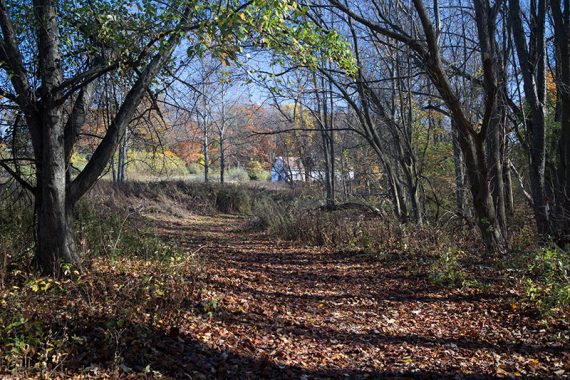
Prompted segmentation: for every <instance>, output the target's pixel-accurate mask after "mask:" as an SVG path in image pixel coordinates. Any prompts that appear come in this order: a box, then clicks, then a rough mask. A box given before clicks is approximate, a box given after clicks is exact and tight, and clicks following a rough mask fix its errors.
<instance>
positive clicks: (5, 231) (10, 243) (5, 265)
mask: <svg viewBox="0 0 570 380" xmlns="http://www.w3.org/2000/svg"><path fill="white" fill-rule="evenodd" d="M33 219H34V216H33V204H32V201H31V199H29V198H27V197H26V194H24V193H20V192H18V191H14V189H8V188H0V237H1V238H0V289H2V288H3V287H4V283H5V279H6V275H7V272H8V269H9V266H10V263H11V262H15V261H18V262H20V263H22V262H29V261H30V259H31V256H32V252H33V248H34V245H33V239H30V236H31V234H33Z"/></svg>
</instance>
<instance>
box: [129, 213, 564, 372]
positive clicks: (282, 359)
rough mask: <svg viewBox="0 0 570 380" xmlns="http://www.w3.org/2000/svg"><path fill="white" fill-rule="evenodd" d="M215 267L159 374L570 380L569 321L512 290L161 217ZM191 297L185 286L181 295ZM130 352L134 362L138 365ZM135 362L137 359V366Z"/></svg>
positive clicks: (160, 223)
mask: <svg viewBox="0 0 570 380" xmlns="http://www.w3.org/2000/svg"><path fill="white" fill-rule="evenodd" d="M154 222H155V223H157V229H158V231H159V234H160V235H162V236H164V237H167V238H169V239H174V241H177V242H178V243H179V244H180V246H181V247H182V248H183V249H184V250H185V251H187V252H196V251H200V252H202V254H203V255H204V257H206V259H207V261H208V266H207V268H208V269H207V270H208V272H209V276H208V277H209V280H208V281H207V284H206V286H205V289H204V290H203V292H202V294H201V297H202V300H203V301H202V308H203V311H204V312H202V313H196V312H195V311H194V312H193V311H191V310H189V311H188V313H186V314H185V317H184V322H183V323H181V324H180V326H170V328H169V330H167V331H165V332H164V336H162V337H155V338H154V339H153V340H154V343H153V344H154V349H153V355H152V356H153V357H152V358H146V359H145V360H147V361H148V362H150V363H151V364H150V367H151V368H152V369H153V370H158V371H160V372H161V373H162V374H165V375H169V376H174V377H179V378H185V377H191V378H212V377H213V378H252V379H256V378H297V379H299V378H300V379H312V378H329V377H330V378H384V377H388V378H489V377H507V378H516V377H524V378H565V377H567V376H568V375H569V374H570V350H569V346H568V341H567V339H568V330H567V329H568V324H567V322H563V321H562V322H560V321H559V322H553V321H551V322H550V323H549V322H546V321H544V320H541V319H540V318H539V317H538V316H537V315H536V314H535V313H533V312H532V311H527V310H522V309H523V307H522V306H519V305H517V304H515V303H513V299H514V297H513V290H508V288H507V287H505V286H504V284H503V285H501V284H500V283H496V284H494V285H492V286H490V287H483V288H462V289H443V288H441V287H436V286H434V285H432V284H431V283H430V282H429V281H428V280H427V279H426V278H424V277H422V276H418V271H417V268H414V263H413V262H410V261H401V260H390V261H378V259H374V258H372V257H370V256H367V255H359V254H355V253H349V252H346V253H342V252H331V251H327V250H323V249H321V248H318V247H309V246H303V245H301V244H299V243H291V242H283V241H275V240H274V239H273V238H272V237H271V236H269V235H267V234H265V233H262V232H256V231H252V230H251V229H248V223H247V220H246V219H243V218H240V217H235V216H229V215H218V216H190V217H187V218H186V219H184V220H181V219H174V218H167V217H158V218H157V219H155V220H154ZM180 286H184V284H180ZM128 356H129V355H128V353H127V354H126V355H125V360H128ZM133 359H134V358H133Z"/></svg>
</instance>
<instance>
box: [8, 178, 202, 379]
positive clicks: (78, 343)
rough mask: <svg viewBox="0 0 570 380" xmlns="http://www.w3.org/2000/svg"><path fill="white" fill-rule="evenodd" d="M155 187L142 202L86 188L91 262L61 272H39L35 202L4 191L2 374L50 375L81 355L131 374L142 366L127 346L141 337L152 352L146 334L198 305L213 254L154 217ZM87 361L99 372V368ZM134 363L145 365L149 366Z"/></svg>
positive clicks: (81, 239)
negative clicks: (165, 230) (168, 234)
mask: <svg viewBox="0 0 570 380" xmlns="http://www.w3.org/2000/svg"><path fill="white" fill-rule="evenodd" d="M109 190H110V191H109ZM141 195H142V194H141ZM155 195H157V198H155V199H154V200H153V199H150V198H147V199H145V200H144V201H143V200H142V199H137V197H136V196H129V195H125V192H123V191H118V190H117V189H116V188H107V193H106V195H105V193H104V192H103V191H102V189H98V190H97V189H95V191H94V192H92V193H91V194H89V195H88V196H87V197H86V198H85V199H84V200H83V201H81V202H80V203H79V204H78V205H77V207H76V209H75V216H76V222H75V235H76V244H77V248H78V249H79V250H80V253H81V257H82V258H83V261H84V263H83V267H85V268H86V270H84V271H81V272H80V271H78V270H77V269H75V268H73V267H71V266H66V267H65V270H64V274H63V276H62V277H61V278H58V279H54V278H51V277H44V276H40V275H39V274H38V273H37V272H36V271H35V270H34V269H33V267H32V266H31V264H30V262H31V257H32V253H33V239H31V238H30V236H33V234H31V232H30V231H33V229H32V226H33V215H32V212H31V207H30V205H31V203H30V202H29V201H26V200H25V199H21V200H18V201H17V202H15V201H13V200H12V201H10V199H9V198H8V197H5V198H3V199H5V203H4V204H2V206H3V207H1V208H0V228H1V233H2V239H0V249H1V251H0V252H1V253H2V258H5V259H4V260H6V261H7V263H6V264H4V263H2V267H1V269H3V272H2V277H1V278H0V279H2V280H3V288H0V347H1V348H2V349H1V350H0V373H4V374H7V373H9V374H12V375H13V376H15V377H17V378H28V377H37V376H40V377H46V378H49V377H52V376H55V374H58V373H59V372H58V371H59V370H60V369H61V368H63V367H65V368H72V367H73V366H74V365H75V364H74V363H75V362H76V361H77V360H80V361H81V362H82V363H85V362H91V363H97V364H93V366H95V367H97V366H101V367H105V368H107V370H108V371H110V372H111V373H115V374H116V375H119V374H124V373H125V372H126V369H127V368H131V367H136V366H135V365H133V364H131V363H130V362H131V361H132V360H134V359H133V358H128V357H124V352H125V347H127V346H131V345H135V346H136V345H140V346H141V347H140V348H139V349H138V350H137V352H140V353H141V355H143V357H144V355H145V353H147V354H148V355H152V352H151V350H152V345H151V344H149V336H154V337H156V339H162V336H168V335H169V334H170V333H171V332H172V331H175V330H176V329H177V328H178V327H177V326H179V325H181V323H182V320H183V319H184V318H185V313H184V310H189V309H192V308H194V307H195V306H194V305H199V302H200V299H201V298H202V291H203V284H204V283H205V281H206V279H207V275H208V270H207V263H206V261H205V259H204V258H203V257H202V256H201V255H200V254H199V253H198V252H184V251H183V250H182V249H181V248H179V245H178V244H175V243H174V242H169V241H167V240H164V239H163V238H162V237H160V236H158V235H157V234H156V230H155V229H153V228H152V227H150V226H149V225H148V219H147V218H146V217H145V215H147V214H150V215H152V214H153V212H154V211H153V207H155V206H157V204H156V202H157V201H160V197H159V196H162V195H161V194H159V193H158V192H157V193H156V194H155ZM179 200H180V199H178V200H177V199H171V200H170V202H171V203H172V205H176V204H177V203H178V202H179ZM135 362H137V361H136V360H135ZM137 363H138V362H137ZM83 370H84V371H87V372H89V371H91V370H93V371H95V372H92V373H90V375H91V376H95V377H97V373H98V372H97V371H98V369H97V368H94V369H83ZM134 370H136V371H141V373H143V372H144V366H143V367H141V368H134V369H133V371H134ZM155 375H156V374H155Z"/></svg>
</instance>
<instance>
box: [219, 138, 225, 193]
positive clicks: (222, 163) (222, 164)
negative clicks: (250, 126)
mask: <svg viewBox="0 0 570 380" xmlns="http://www.w3.org/2000/svg"><path fill="white" fill-rule="evenodd" d="M225 172H226V155H225V153H224V134H223V133H221V134H220V183H221V184H222V185H223V184H224V182H225V180H224V176H225Z"/></svg>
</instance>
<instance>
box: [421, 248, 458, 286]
mask: <svg viewBox="0 0 570 380" xmlns="http://www.w3.org/2000/svg"><path fill="white" fill-rule="evenodd" d="M462 255H463V251H461V250H458V249H455V248H448V249H447V250H444V251H441V254H440V255H439V257H437V258H436V259H435V261H434V262H433V263H432V265H431V266H430V274H429V278H430V280H431V281H432V282H433V283H434V284H436V285H439V286H446V287H455V286H460V285H462V284H463V283H464V281H465V273H464V272H463V271H462V270H461V267H460V265H459V258H460V257H461V256H462Z"/></svg>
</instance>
